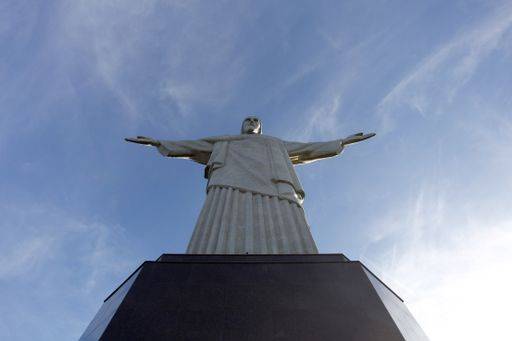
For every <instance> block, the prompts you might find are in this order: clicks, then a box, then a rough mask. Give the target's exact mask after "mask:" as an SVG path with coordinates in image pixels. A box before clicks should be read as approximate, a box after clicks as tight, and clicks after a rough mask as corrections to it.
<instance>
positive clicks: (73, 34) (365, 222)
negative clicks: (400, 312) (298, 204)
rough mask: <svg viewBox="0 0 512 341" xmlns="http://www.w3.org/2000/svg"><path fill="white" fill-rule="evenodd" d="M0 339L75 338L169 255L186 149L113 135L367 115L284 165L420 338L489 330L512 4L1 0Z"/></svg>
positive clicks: (511, 81) (316, 127) (510, 132)
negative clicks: (338, 145) (146, 267)
mask: <svg viewBox="0 0 512 341" xmlns="http://www.w3.org/2000/svg"><path fill="white" fill-rule="evenodd" d="M0 51H1V53H0V89H1V92H0V165H1V167H0V236H1V238H0V250H1V251H2V252H1V253H0V294H1V296H2V304H0V317H1V318H0V339H3V340H34V339H38V340H70V339H77V338H78V337H79V335H80V334H81V333H82V332H83V330H84V329H85V327H86V325H87V324H88V322H89V321H90V320H91V319H92V317H93V315H94V314H95V312H96V311H97V309H98V308H99V306H100V304H101V302H102V300H103V298H104V297H106V295H108V294H109V293H110V291H111V290H113V289H114V288H115V287H116V286H117V285H118V284H119V283H120V282H121V281H122V280H124V279H125V278H126V276H127V275H128V274H129V273H130V272H131V271H133V270H134V269H135V268H136V267H137V266H138V265H139V264H140V263H141V262H142V261H143V260H146V259H155V258H156V257H158V256H159V255H160V254H161V253H164V252H169V253H181V252H184V251H185V248H186V244H187V241H188V239H189V237H190V234H191V232H192V229H193V227H194V224H195V220H196V217H197V215H198V213H199V210H200V208H201V205H202V202H203V199H204V185H205V182H204V179H202V172H203V169H202V167H201V166H199V165H197V164H194V163H192V162H190V161H187V160H172V159H165V158H163V157H161V156H160V155H159V154H158V153H157V152H156V151H155V150H151V149H150V148H146V147H142V146H136V145H131V144H127V143H125V142H123V137H125V136H132V135H146V136H152V137H155V138H161V139H189V138H199V137H203V136H211V135H218V134H219V135H220V134H230V133H238V132H239V129H240V124H241V120H242V119H243V118H244V117H245V116H247V115H253V114H255V115H258V116H259V117H260V118H261V119H262V120H263V126H264V132H265V133H266V134H269V135H274V136H277V137H281V138H284V139H292V140H302V141H316V140H328V139H333V138H338V137H344V136H346V135H349V134H352V133H356V132H359V131H365V132H370V131H375V132H376V133H377V136H376V137H375V138H373V139H371V140H369V141H367V142H365V143H361V144H359V145H355V146H350V147H349V148H347V149H346V151H345V152H344V154H343V155H342V156H341V157H339V158H333V159H329V160H325V161H322V162H317V163H313V164H309V165H305V166H299V167H298V173H299V176H300V177H301V181H302V184H303V186H304V188H305V190H306V193H307V197H306V202H305V209H306V215H307V217H308V220H309V223H310V225H311V228H312V233H313V235H314V238H315V240H316V242H317V245H318V247H319V249H320V251H321V252H325V253H327V252H343V253H345V254H346V255H347V256H348V257H349V258H351V259H359V260H362V261H363V262H364V263H365V264H366V265H367V266H368V267H369V268H370V269H371V270H372V271H374V272H375V273H377V274H378V275H379V276H381V278H382V279H384V280H385V281H386V283H387V284H389V285H390V286H391V287H392V288H393V289H395V291H397V292H398V293H399V294H400V295H401V296H402V297H403V298H404V299H405V300H406V302H407V304H408V306H409V308H410V310H411V311H412V312H413V313H414V315H415V316H416V318H417V320H418V321H419V322H420V324H421V325H422V326H423V328H424V329H425V331H426V332H427V334H428V335H429V336H430V337H431V338H432V340H455V339H458V340H484V339H486V340H506V339H510V337H511V335H510V330H509V328H508V324H509V321H508V319H509V318H508V316H509V308H510V306H511V305H512V297H511V295H510V287H512V274H511V270H510V269H511V264H512V251H511V250H512V248H511V245H512V210H511V208H512V207H511V203H512V202H511V201H512V195H511V192H512V175H511V173H510V169H511V168H512V158H511V157H510V147H511V145H512V113H511V108H512V96H511V94H512V72H511V71H510V70H512V3H511V2H510V1H449V2H447V1H421V2H411V1H343V2H341V1H216V2H213V1H202V2H198V1H143V0H133V1H94V0H88V1H53V2H50V1H23V0H16V1H9V0H7V1H3V2H2V3H1V4H0Z"/></svg>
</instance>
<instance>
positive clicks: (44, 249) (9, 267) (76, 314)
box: [0, 202, 136, 339]
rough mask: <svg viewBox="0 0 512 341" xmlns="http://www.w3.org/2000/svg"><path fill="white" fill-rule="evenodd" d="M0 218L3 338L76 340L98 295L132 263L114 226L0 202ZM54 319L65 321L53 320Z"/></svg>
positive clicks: (44, 206) (47, 207) (42, 208)
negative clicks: (35, 332) (35, 331)
mask: <svg viewBox="0 0 512 341" xmlns="http://www.w3.org/2000/svg"><path fill="white" fill-rule="evenodd" d="M0 216H2V220H1V222H0V230H1V231H2V237H3V238H2V241H1V242H0V248H1V249H2V255H1V256H0V288H1V289H2V293H3V295H4V299H3V301H2V306H1V308H0V313H1V315H2V320H3V322H2V323H1V324H0V335H2V336H3V337H6V338H10V339H29V338H30V336H29V335H33V334H31V333H32V332H33V331H34V330H37V331H38V332H39V333H40V335H39V336H40V339H56V338H59V339H73V338H77V337H78V336H79V335H80V333H81V332H82V331H83V329H84V328H85V323H86V321H87V320H89V319H90V318H92V316H93V314H94V312H95V311H96V309H97V308H98V307H99V305H100V303H101V297H103V296H105V295H106V294H108V292H109V291H110V290H112V289H113V288H114V286H113V283H115V282H116V281H117V282H120V281H121V280H122V279H123V277H124V276H125V275H126V274H127V273H129V272H130V270H133V268H134V267H135V266H136V262H135V261H134V260H133V259H132V257H131V256H130V255H129V254H127V252H126V250H129V249H130V248H129V246H128V242H127V240H126V238H125V236H124V232H123V229H122V228H120V227H119V226H112V225H106V224H103V223H100V222H90V221H87V220H83V219H80V218H76V217H73V215H71V214H70V213H68V212H64V211H62V210H60V209H59V208H57V207H53V206H51V205H48V204H34V203H26V202H25V203H19V202H18V203H9V204H6V203H2V204H1V206H0ZM70 296H72V297H73V299H70V298H69V297H70ZM77 306H79V307H80V308H77ZM42 307H44V308H42ZM47 310H50V311H51V313H50V314H47V312H46V311H47ZM54 315H58V316H60V317H61V318H62V316H66V319H65V320H66V322H65V323H59V324H56V323H52V320H53V319H54V317H55V316H54ZM18 321H23V324H24V326H25V328H19V322H18ZM48 326H51V327H50V328H49V327H48ZM25 332H26V333H27V334H24V333H25Z"/></svg>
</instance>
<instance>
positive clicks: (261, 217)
mask: <svg viewBox="0 0 512 341" xmlns="http://www.w3.org/2000/svg"><path fill="white" fill-rule="evenodd" d="M160 143H161V145H160V146H159V147H158V150H159V152H160V153H161V154H162V155H164V156H169V157H180V158H188V159H191V160H193V161H195V162H198V163H200V164H203V165H205V166H206V167H207V168H206V170H207V171H206V175H207V178H208V184H207V186H206V191H207V199H206V202H205V205H204V207H203V209H202V211H201V215H200V216H199V219H198V222H197V224H196V228H195V230H194V233H193V236H192V238H191V240H190V243H189V247H188V251H187V252H188V253H276V254H278V253H317V252H318V251H317V248H316V246H315V243H314V241H313V238H312V237H311V233H310V231H309V226H308V224H307V222H306V219H305V216H304V211H303V208H302V201H303V199H304V196H305V193H304V190H303V188H302V186H301V184H300V181H299V179H298V178H297V175H296V173H295V170H294V166H293V165H294V164H302V163H307V162H312V161H315V160H319V159H324V158H328V157H332V156H335V155H338V154H339V153H341V151H342V149H343V146H342V143H341V140H334V141H329V142H311V143H301V142H287V141H282V140H280V139H278V138H275V137H271V136H266V135H249V134H243V135H234V136H219V137H211V138H205V139H200V140H189V141H160ZM230 238H231V239H230Z"/></svg>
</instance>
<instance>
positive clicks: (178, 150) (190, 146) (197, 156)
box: [125, 136, 214, 164]
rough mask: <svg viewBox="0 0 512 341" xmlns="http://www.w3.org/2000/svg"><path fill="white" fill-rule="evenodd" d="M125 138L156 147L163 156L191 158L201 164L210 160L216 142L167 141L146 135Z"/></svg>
mask: <svg viewBox="0 0 512 341" xmlns="http://www.w3.org/2000/svg"><path fill="white" fill-rule="evenodd" d="M125 140H126V141H128V142H132V143H138V144H144V145H147V146H153V147H156V148H157V149H158V152H159V153H160V154H162V155H163V156H168V157H178V158H185V159H191V160H193V161H195V162H198V163H201V164H206V163H207V162H208V159H209V157H210V154H211V152H212V150H213V144H214V143H213V142H210V141H206V140H181V141H167V140H155V139H153V138H151V137H146V136H137V137H128V138H125Z"/></svg>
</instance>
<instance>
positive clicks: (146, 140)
mask: <svg viewBox="0 0 512 341" xmlns="http://www.w3.org/2000/svg"><path fill="white" fill-rule="evenodd" d="M124 140H125V141H128V142H133V143H138V144H145V145H147V146H155V147H158V146H159V145H160V141H158V140H154V139H152V138H151V137H146V136H137V137H127V138H125V139H124Z"/></svg>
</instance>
